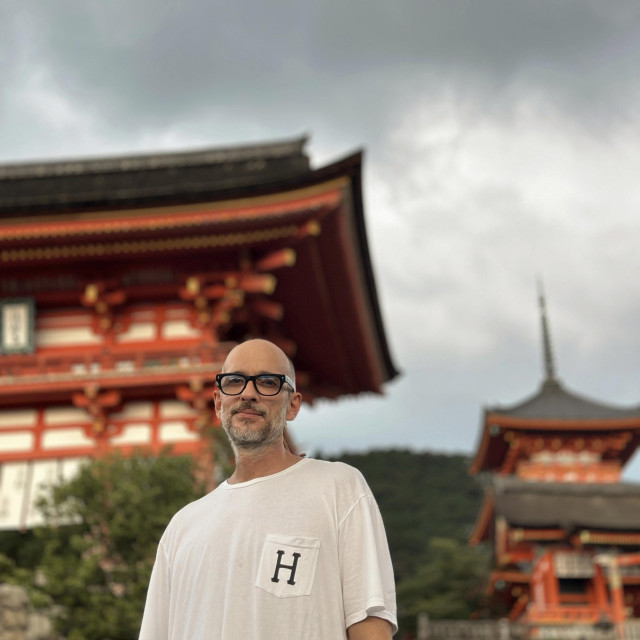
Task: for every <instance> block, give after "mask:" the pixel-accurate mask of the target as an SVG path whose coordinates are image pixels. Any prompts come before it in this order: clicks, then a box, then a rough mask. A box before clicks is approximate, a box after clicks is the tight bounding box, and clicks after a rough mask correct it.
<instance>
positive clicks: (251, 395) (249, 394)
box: [240, 380, 260, 400]
mask: <svg viewBox="0 0 640 640" xmlns="http://www.w3.org/2000/svg"><path fill="white" fill-rule="evenodd" d="M240 395H241V397H242V398H243V399H246V400H249V399H253V400H257V399H258V397H259V395H260V394H259V393H258V388H257V387H256V381H255V380H249V382H247V385H246V386H245V388H244V389H243V391H242V393H241V394H240Z"/></svg>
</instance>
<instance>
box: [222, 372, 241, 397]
mask: <svg viewBox="0 0 640 640" xmlns="http://www.w3.org/2000/svg"><path fill="white" fill-rule="evenodd" d="M246 382H247V381H246V380H245V379H244V376H234V375H228V376H220V389H221V391H222V393H226V394H227V395H229V396H235V395H238V394H239V393H242V390H243V389H244V386H245V384H246Z"/></svg>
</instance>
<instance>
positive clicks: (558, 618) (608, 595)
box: [470, 296, 640, 638]
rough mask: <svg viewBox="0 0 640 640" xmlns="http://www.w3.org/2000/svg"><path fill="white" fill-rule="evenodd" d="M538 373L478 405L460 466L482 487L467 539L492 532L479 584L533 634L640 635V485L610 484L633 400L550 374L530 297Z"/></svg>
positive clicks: (630, 446)
mask: <svg viewBox="0 0 640 640" xmlns="http://www.w3.org/2000/svg"><path fill="white" fill-rule="evenodd" d="M540 304H541V317H542V331H543V344H544V360H545V378H544V380H543V383H542V386H541V388H540V389H539V390H538V392H537V393H535V394H534V395H533V396H532V397H530V398H528V399H526V400H525V401H523V402H520V403H518V404H515V405H513V406H509V407H493V408H490V409H487V410H486V411H485V414H484V421H483V427H482V433H481V437H480V443H479V446H478V449H477V452H476V455H475V457H474V459H473V461H472V463H471V467H470V472H471V473H473V474H475V473H480V472H488V474H489V483H488V484H489V486H488V489H487V492H486V495H485V500H484V504H483V506H482V509H481V511H480V514H479V516H478V519H477V521H476V524H475V527H474V530H473V533H472V535H471V539H470V542H471V544H477V543H479V542H482V541H488V542H491V543H492V545H493V549H494V565H495V570H494V571H493V572H492V574H491V578H490V584H489V586H488V592H489V594H491V595H492V596H493V599H494V600H495V601H497V602H499V603H501V605H502V608H503V610H504V611H506V612H507V615H508V618H509V619H510V620H511V621H512V622H514V623H517V624H519V625H522V626H523V628H525V629H527V631H528V634H529V635H530V636H532V637H544V638H590V637H601V636H603V635H606V634H608V633H613V631H614V630H615V632H616V633H617V636H618V637H629V638H632V637H638V636H639V635H640V626H639V625H640V486H639V485H633V484H626V483H622V482H620V474H621V471H622V468H623V466H624V464H625V463H626V462H627V461H628V460H629V458H630V457H631V456H632V455H633V453H634V452H635V450H636V448H637V446H638V443H639V442H640V407H634V408H631V409H622V408H617V407H612V406H609V405H606V404H603V403H600V402H595V401H593V400H590V399H587V398H584V397H582V396H580V395H578V394H575V393H573V392H571V391H569V390H568V389H567V388H566V387H565V386H564V385H563V384H562V383H561V382H560V380H558V379H557V377H556V375H555V368H554V361H553V356H552V350H551V343H550V338H549V330H548V323H547V317H546V312H545V306H544V299H543V297H542V296H541V297H540Z"/></svg>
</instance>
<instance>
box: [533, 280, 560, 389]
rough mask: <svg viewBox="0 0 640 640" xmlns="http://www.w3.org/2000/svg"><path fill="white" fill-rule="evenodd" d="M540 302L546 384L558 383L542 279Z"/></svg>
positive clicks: (539, 286)
mask: <svg viewBox="0 0 640 640" xmlns="http://www.w3.org/2000/svg"><path fill="white" fill-rule="evenodd" d="M538 301H539V303H540V321H541V323H542V349H543V355H544V373H545V379H544V382H545V383H547V382H557V380H556V370H555V363H554V360H553V350H552V349H551V333H550V332H549V322H548V320H547V309H546V304H545V296H544V289H543V287H542V280H541V279H539V280H538Z"/></svg>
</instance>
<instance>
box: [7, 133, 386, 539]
mask: <svg viewBox="0 0 640 640" xmlns="http://www.w3.org/2000/svg"><path fill="white" fill-rule="evenodd" d="M305 142H306V139H304V138H302V139H295V140H292V141H285V142H279V143H270V144H262V145H255V146H242V147H234V148H226V149H207V150H203V151H195V152H189V153H166V154H153V155H139V156H125V157H115V158H103V159H91V160H78V161H63V162H45V163H31V164H19V165H5V166H0V528H24V527H28V526H31V525H32V524H34V523H36V522H37V521H38V515H37V512H35V511H34V509H33V502H34V498H35V496H36V494H37V490H38V487H39V486H41V485H43V484H44V485H46V484H48V483H51V482H52V481H54V480H55V479H57V478H61V477H67V476H68V475H70V474H72V473H73V472H74V469H75V468H76V466H77V464H78V463H79V462H80V461H82V460H85V459H86V458H87V457H91V456H96V455H100V453H102V452H105V451H111V450H118V451H121V452H123V453H124V454H125V455H126V454H130V453H131V452H133V451H137V450H142V451H147V452H151V453H158V452H159V451H161V450H163V449H164V448H166V447H168V446H170V447H171V449H172V451H173V452H175V453H189V454H192V455H194V456H200V455H204V456H206V455H207V450H208V448H209V447H210V446H211V444H210V442H209V441H207V439H206V438H205V437H204V434H205V433H206V432H207V430H208V429H209V428H210V427H212V426H215V425H212V413H211V408H212V394H211V392H212V384H213V379H214V375H215V374H216V373H217V372H218V371H219V370H220V367H221V364H222V362H223V360H224V358H225V356H226V354H227V353H228V352H229V350H230V349H231V348H232V347H233V346H234V345H235V344H237V343H238V342H239V341H241V340H243V339H245V338H247V337H265V338H267V339H269V340H272V341H274V342H275V343H277V344H278V345H280V346H281V347H282V348H283V349H284V350H285V352H286V353H287V354H288V355H289V356H290V357H291V358H292V359H293V360H294V362H295V364H296V368H297V371H298V384H299V387H300V388H301V390H302V391H303V393H304V396H305V399H307V400H308V401H313V400H315V399H318V398H338V397H340V396H342V395H345V394H358V393H361V392H366V391H368V392H374V393H379V392H381V388H382V385H383V383H385V382H386V381H388V380H390V379H392V378H393V377H394V376H395V375H396V370H395V368H394V366H393V363H392V360H391V357H390V354H389V350H388V347H387V342H386V339H385V334H384V329H383V324H382V319H381V315H380V310H379V306H378V298H377V294H376V286H375V281H374V276H373V270H372V265H371V260H370V256H369V250H368V245H367V238H366V233H365V221H364V211H363V200H362V187H361V180H362V178H361V165H362V156H361V154H360V153H356V154H354V155H351V156H349V157H346V158H344V159H343V160H340V161H338V162H336V163H333V164H330V165H328V166H325V167H322V168H319V169H312V168H311V167H310V164H309V158H308V156H307V155H306V153H305V151H304V145H305Z"/></svg>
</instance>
